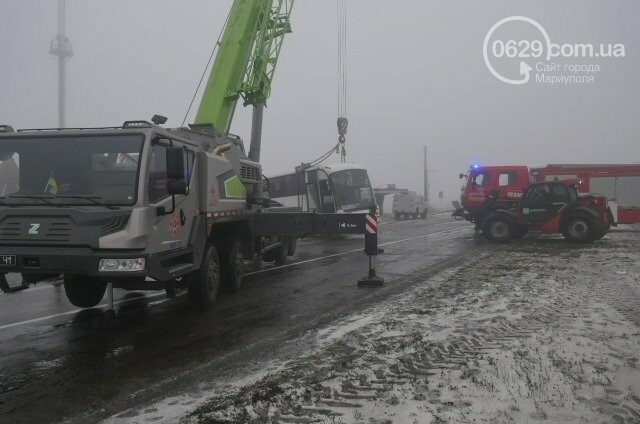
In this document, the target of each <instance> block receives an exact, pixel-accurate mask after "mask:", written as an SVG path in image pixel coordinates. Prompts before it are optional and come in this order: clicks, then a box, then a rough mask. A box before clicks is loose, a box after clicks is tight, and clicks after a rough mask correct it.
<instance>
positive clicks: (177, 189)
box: [167, 178, 188, 195]
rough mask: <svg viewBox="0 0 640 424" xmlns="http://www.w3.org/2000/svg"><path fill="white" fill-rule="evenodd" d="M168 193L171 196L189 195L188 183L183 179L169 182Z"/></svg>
mask: <svg viewBox="0 0 640 424" xmlns="http://www.w3.org/2000/svg"><path fill="white" fill-rule="evenodd" d="M167 191H168V192H169V194H171V195H174V194H187V193H188V190H187V182H186V181H185V180H184V178H183V179H181V180H169V181H167Z"/></svg>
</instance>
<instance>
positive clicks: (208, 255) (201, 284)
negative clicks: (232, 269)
mask: <svg viewBox="0 0 640 424" xmlns="http://www.w3.org/2000/svg"><path fill="white" fill-rule="evenodd" d="M219 288H220V260H219V259H218V251H217V250H216V248H215V247H213V246H209V247H208V248H207V250H206V251H205V252H204V255H203V256H202V265H200V269H199V270H197V271H194V272H193V273H191V275H190V276H189V297H190V298H191V301H192V302H193V304H194V305H196V306H197V307H198V309H199V310H200V311H202V312H205V311H208V310H209V309H211V307H212V306H213V304H214V303H215V301H216V298H217V297H218V289H219Z"/></svg>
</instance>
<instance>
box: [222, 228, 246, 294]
mask: <svg viewBox="0 0 640 424" xmlns="http://www.w3.org/2000/svg"><path fill="white" fill-rule="evenodd" d="M220 259H221V261H220V275H221V276H222V284H223V286H224V289H225V291H226V292H228V293H236V292H238V291H239V290H240V287H242V274H244V253H243V250H242V242H241V241H240V240H238V239H235V240H232V241H231V242H230V244H229V246H228V247H227V249H225V250H224V251H223V252H222V256H221V258H220Z"/></svg>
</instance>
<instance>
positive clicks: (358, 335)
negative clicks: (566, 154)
mask: <svg viewBox="0 0 640 424" xmlns="http://www.w3.org/2000/svg"><path fill="white" fill-rule="evenodd" d="M639 246H640V231H639V228H638V227H626V228H622V229H620V230H617V231H615V232H612V233H611V234H610V235H609V236H607V238H605V239H604V240H602V241H601V242H599V243H596V244H594V245H591V246H575V245H569V244H567V243H565V242H564V241H563V240H561V239H557V238H539V239H529V238H527V239H525V240H523V241H522V242H519V243H512V244H510V245H508V246H506V247H504V248H501V249H498V250H496V251H494V252H492V253H489V254H485V255H482V256H479V257H476V258H473V259H472V260H471V261H470V262H468V263H467V264H465V265H463V266H461V267H457V268H455V269H450V270H448V271H445V272H443V273H441V274H439V275H438V276H435V277H432V278H430V279H428V280H426V281H425V282H424V284H423V285H421V286H420V287H419V288H417V289H416V290H414V291H412V292H411V293H409V294H407V295H404V296H402V297H399V298H398V297H397V298H393V299H390V300H389V301H387V302H386V303H384V304H382V305H378V306H377V307H374V308H371V309H369V310H368V311H366V312H364V313H362V314H359V315H357V316H353V317H350V319H348V320H344V321H342V322H340V323H337V324H336V325H335V326H333V327H331V328H325V329H322V330H320V331H318V332H316V333H314V334H313V335H311V336H310V337H314V338H315V342H316V343H315V346H316V348H315V349H313V350H311V351H309V353H308V354H307V355H305V356H301V357H299V358H298V359H296V360H293V361H290V362H288V363H286V364H282V365H281V366H280V367H278V369H277V370H276V371H274V372H271V373H269V374H267V375H266V376H260V378H257V379H256V380H254V381H252V382H250V383H246V384H238V385H234V386H231V387H226V388H221V389H220V392H219V393H218V394H217V395H216V396H214V397H212V398H211V399H210V400H208V401H207V402H206V403H204V404H203V405H201V406H200V407H199V408H198V409H197V410H195V411H194V412H191V413H189V414H188V415H187V416H186V417H184V418H183V419H182V422H183V423H231V422H273V423H277V422H296V423H303V422H327V423H392V422H395V423H412V422H415V423H426V422H460V423H465V422H469V423H471V422H536V421H539V422H598V423H601V422H640V369H639V368H638V356H637V350H638V345H639V343H640V330H639V328H638V327H637V324H638V322H637V321H636V320H635V318H636V317H638V316H640V314H638V309H640V306H638V305H640V302H638V300H639V299H640V288H639V286H640V279H639V275H640V250H639V249H638V247H639ZM245 378H246V376H245ZM244 381H251V379H250V378H249V379H248V380H244Z"/></svg>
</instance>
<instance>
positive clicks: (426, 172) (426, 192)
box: [423, 146, 429, 207]
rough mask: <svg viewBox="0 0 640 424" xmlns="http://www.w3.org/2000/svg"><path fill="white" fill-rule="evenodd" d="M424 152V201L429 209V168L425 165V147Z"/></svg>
mask: <svg viewBox="0 0 640 424" xmlns="http://www.w3.org/2000/svg"><path fill="white" fill-rule="evenodd" d="M423 150H424V201H425V202H426V204H427V207H429V166H428V164H427V146H424V147H423Z"/></svg>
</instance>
